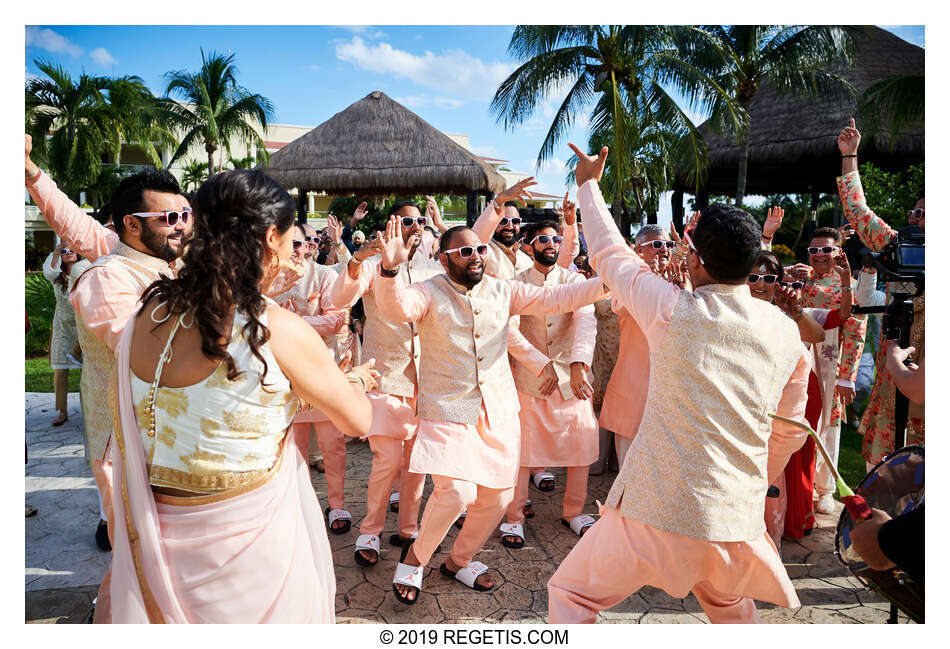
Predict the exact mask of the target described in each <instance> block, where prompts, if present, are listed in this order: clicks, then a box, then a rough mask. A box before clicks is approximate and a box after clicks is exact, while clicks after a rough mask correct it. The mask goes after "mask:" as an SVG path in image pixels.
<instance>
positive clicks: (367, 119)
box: [266, 90, 505, 196]
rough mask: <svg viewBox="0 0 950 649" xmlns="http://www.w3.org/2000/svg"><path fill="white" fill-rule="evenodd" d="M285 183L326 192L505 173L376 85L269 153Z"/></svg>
mask: <svg viewBox="0 0 950 649" xmlns="http://www.w3.org/2000/svg"><path fill="white" fill-rule="evenodd" d="M266 171H267V174H268V175H270V176H271V177H272V178H274V179H275V180H276V181H277V182H279V183H280V184H281V185H282V186H283V187H284V188H285V189H290V188H292V187H296V188H297V189H298V190H302V191H325V192H327V193H331V194H358V195H360V196H378V195H386V194H422V193H427V194H433V193H437V192H438V193H447V194H462V195H464V194H467V193H468V192H500V191H502V190H503V189H504V188H505V180H504V178H503V177H502V176H501V174H499V173H498V172H497V171H495V170H494V169H493V168H492V167H491V166H489V165H487V164H485V163H484V162H482V161H481V160H479V159H478V158H477V157H476V156H475V155H473V154H472V153H469V152H468V151H466V150H465V149H464V148H463V147H462V146H460V145H458V144H457V143H455V142H454V141H452V140H451V139H450V138H449V137H448V136H446V135H445V134H444V133H442V132H441V131H439V130H438V129H436V128H435V127H433V126H432V125H431V124H429V123H428V122H426V121H425V120H424V119H422V118H421V117H419V116H418V115H416V114H415V113H413V112H412V111H411V110H409V109H407V108H405V107H404V106H402V105H400V104H398V103H397V102H395V101H393V100H392V99H390V98H389V97H387V96H386V95H385V94H384V93H382V92H380V91H379V90H377V91H374V92H371V93H370V94H368V95H366V96H365V97H363V98H362V99H360V100H359V101H357V102H356V103H354V104H352V105H351V106H349V107H348V108H347V109H346V110H343V111H341V112H339V113H337V114H336V115H334V116H333V117H331V118H330V119H328V120H327V121H325V122H324V123H323V124H320V125H319V126H317V127H316V128H314V129H313V130H312V131H310V132H309V133H307V134H305V135H303V136H301V137H299V138H297V139H296V140H294V141H293V142H291V143H290V144H288V145H287V146H285V147H284V148H282V149H281V150H280V151H278V152H277V153H274V154H273V155H271V157H270V163H269V164H268V166H267V170H266Z"/></svg>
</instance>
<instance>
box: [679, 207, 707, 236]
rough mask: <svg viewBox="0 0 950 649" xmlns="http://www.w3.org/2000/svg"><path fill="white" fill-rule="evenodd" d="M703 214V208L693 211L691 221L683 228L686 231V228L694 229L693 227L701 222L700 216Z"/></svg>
mask: <svg viewBox="0 0 950 649" xmlns="http://www.w3.org/2000/svg"><path fill="white" fill-rule="evenodd" d="M702 215H703V212H702V210H696V211H695V212H693V213H692V215H691V216H690V217H689V223H687V224H686V227H685V228H683V230H684V231H686V230H692V229H693V228H695V227H696V224H697V223H699V217H701V216H702Z"/></svg>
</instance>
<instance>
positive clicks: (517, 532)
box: [498, 523, 524, 541]
mask: <svg viewBox="0 0 950 649" xmlns="http://www.w3.org/2000/svg"><path fill="white" fill-rule="evenodd" d="M498 529H499V530H501V535H502V536H517V537H518V538H519V539H521V540H522V541H524V526H523V525H522V524H521V523H502V524H501V526H500V527H499V528H498Z"/></svg>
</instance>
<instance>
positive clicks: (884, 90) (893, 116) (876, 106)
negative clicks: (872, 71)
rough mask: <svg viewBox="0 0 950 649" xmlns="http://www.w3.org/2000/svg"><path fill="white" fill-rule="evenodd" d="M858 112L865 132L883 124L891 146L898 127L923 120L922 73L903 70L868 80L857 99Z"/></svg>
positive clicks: (878, 127) (919, 124)
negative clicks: (900, 73) (904, 71)
mask: <svg viewBox="0 0 950 649" xmlns="http://www.w3.org/2000/svg"><path fill="white" fill-rule="evenodd" d="M858 116H859V119H860V121H861V124H862V126H861V128H862V129H864V130H866V131H867V132H868V133H872V132H874V131H877V130H879V129H881V128H884V127H886V128H887V130H888V131H889V132H890V135H891V145H892V146H893V145H894V144H896V138H895V136H896V135H897V132H898V131H900V130H901V129H903V128H906V127H910V126H922V125H923V123H924V75H922V74H903V75H898V76H895V77H888V78H886V79H881V80H880V81H878V82H876V83H874V84H871V86H869V87H868V88H867V89H866V90H865V91H864V92H863V93H861V97H860V98H859V99H858Z"/></svg>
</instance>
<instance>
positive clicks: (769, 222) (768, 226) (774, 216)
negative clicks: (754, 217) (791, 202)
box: [762, 205, 785, 239]
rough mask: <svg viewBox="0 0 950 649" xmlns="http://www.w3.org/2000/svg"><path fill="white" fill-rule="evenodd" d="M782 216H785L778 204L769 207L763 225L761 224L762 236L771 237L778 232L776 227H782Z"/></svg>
mask: <svg viewBox="0 0 950 649" xmlns="http://www.w3.org/2000/svg"><path fill="white" fill-rule="evenodd" d="M783 218H785V210H783V209H782V208H781V207H779V206H778V205H775V206H774V207H770V208H769V211H768V215H767V216H766V217H765V225H763V226H762V237H763V238H765V239H771V238H772V236H773V235H774V234H775V233H776V232H778V229H779V228H780V227H782V219H783Z"/></svg>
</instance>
